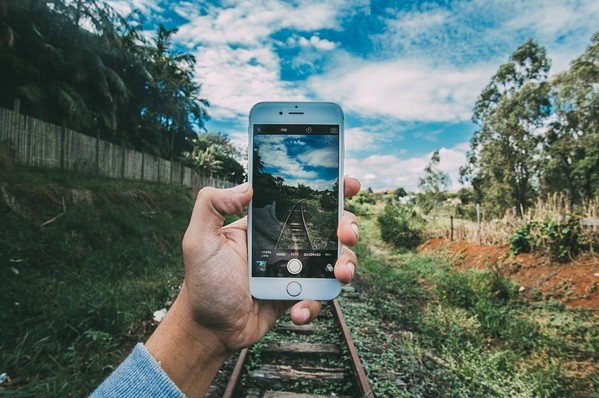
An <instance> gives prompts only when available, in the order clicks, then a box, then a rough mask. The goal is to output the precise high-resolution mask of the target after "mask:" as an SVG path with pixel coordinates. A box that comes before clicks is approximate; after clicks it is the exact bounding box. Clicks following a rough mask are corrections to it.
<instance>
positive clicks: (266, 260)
mask: <svg viewBox="0 0 599 398" xmlns="http://www.w3.org/2000/svg"><path fill="white" fill-rule="evenodd" d="M253 134H254V135H253V148H252V151H253V171H252V178H253V189H254V197H253V199H252V213H251V216H252V276H254V277H283V278H289V277H297V278H334V275H333V267H334V265H335V261H336V260H337V253H338V252H337V249H338V240H337V222H338V217H339V125H304V124H301V125H300V124H286V125H281V124H276V125H275V124H255V125H254V126H253Z"/></svg>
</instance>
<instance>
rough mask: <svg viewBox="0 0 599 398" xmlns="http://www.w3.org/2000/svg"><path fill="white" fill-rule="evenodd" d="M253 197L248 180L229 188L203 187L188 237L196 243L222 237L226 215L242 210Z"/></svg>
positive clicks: (194, 208)
mask: <svg viewBox="0 0 599 398" xmlns="http://www.w3.org/2000/svg"><path fill="white" fill-rule="evenodd" d="M251 199H252V190H251V189H250V185H249V183H247V182H246V183H244V184H241V185H238V186H236V187H233V188H229V189H217V188H213V187H205V188H202V189H201V190H200V192H198V197H197V199H196V202H195V205H194V207H193V212H192V214H191V220H190V222H189V226H188V227H187V232H186V233H185V235H186V238H188V239H189V240H190V241H192V242H196V243H197V242H198V241H204V240H208V241H209V240H212V239H215V238H218V239H220V238H219V236H220V232H221V228H222V227H223V222H224V220H225V216H226V215H233V214H237V213H239V212H241V211H242V210H243V206H245V205H247V204H248V203H250V200H251Z"/></svg>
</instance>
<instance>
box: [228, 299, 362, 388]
mask: <svg viewBox="0 0 599 398" xmlns="http://www.w3.org/2000/svg"><path fill="white" fill-rule="evenodd" d="M323 312H326V313H327V314H330V316H331V320H332V321H333V324H332V325H334V326H335V327H333V326H330V327H329V329H331V331H330V332H329V333H328V334H329V335H331V337H329V336H328V335H327V336H326V337H325V340H326V341H329V343H327V344H318V343H285V342H279V343H275V344H269V345H267V346H266V348H263V351H262V356H261V363H260V364H259V365H257V366H254V369H253V370H252V371H251V374H248V372H247V371H246V360H247V358H248V356H249V351H248V349H243V350H242V351H241V352H240V354H239V357H238V359H237V362H236V363H235V366H234V368H233V371H232V372H231V374H230V377H229V380H228V383H227V386H226V388H225V391H224V393H223V395H222V396H223V397H224V398H233V397H247V398H249V397H251V398H258V397H265V398H282V397H292V396H295V397H302V396H303V395H302V394H301V393H300V392H299V391H298V389H297V386H298V385H310V384H314V383H316V384H314V385H318V386H320V387H321V388H322V387H323V386H326V385H327V384H329V385H331V386H342V387H339V388H340V389H341V391H335V393H336V394H337V396H339V397H368V398H371V397H374V393H373V392H372V389H371V388H370V384H369V382H368V378H367V377H366V373H365V372H364V369H363V367H362V364H361V362H360V359H359V357H358V353H357V351H356V347H355V346H354V344H353V342H352V338H351V335H350V333H349V330H348V328H347V324H346V323H345V318H344V316H343V313H342V311H341V307H340V306H339V303H338V302H337V300H334V301H333V302H331V303H329V304H326V307H325V306H323ZM333 329H334V330H333ZM274 333H275V334H276V335H277V337H278V336H279V335H281V334H285V333H293V334H295V333H299V334H303V333H305V334H310V333H313V334H317V333H320V335H321V339H322V335H323V333H324V332H323V328H322V325H321V327H319V326H316V325H307V326H295V325H292V324H289V323H287V324H278V325H277V326H276V327H275V329H274ZM310 338H311V337H310ZM335 341H337V342H338V343H339V344H332V343H333V342H335ZM265 353H266V357H265ZM325 357H326V358H328V363H329V364H330V363H333V362H336V363H338V364H339V365H342V367H338V366H337V367H334V368H331V367H330V365H328V367H327V365H325V366H324V367H323V366H322V365H321V362H322V360H323V358H325ZM294 358H295V359H294ZM297 358H307V359H303V361H305V362H303V363H302V365H301V366H298V365H297V362H293V361H294V360H295V361H297ZM310 358H315V359H316V362H314V364H313V363H312V362H311V361H312V359H310ZM325 363H326V362H325ZM348 364H349V366H347V365H348ZM348 368H350V369H351V374H347V372H346V370H347V369H348ZM244 374H245V378H246V379H251V380H258V381H257V382H255V383H262V384H261V387H259V388H256V387H255V386H253V387H252V386H250V388H248V386H240V384H241V383H240V380H241V379H242V378H243V377H244ZM349 383H351V387H348V384H349ZM290 385H291V386H295V387H292V388H291V390H294V391H288V392H286V391H285V390H286V389H288V388H289V386H290ZM329 396H330V395H329ZM306 397H308V395H306ZM309 397H319V396H318V395H309ZM322 397H325V396H324V395H323V396H322Z"/></svg>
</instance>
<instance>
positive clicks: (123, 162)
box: [121, 145, 126, 179]
mask: <svg viewBox="0 0 599 398" xmlns="http://www.w3.org/2000/svg"><path fill="white" fill-rule="evenodd" d="M125 161H126V159H125V147H124V146H122V145H121V178H122V179H125Z"/></svg>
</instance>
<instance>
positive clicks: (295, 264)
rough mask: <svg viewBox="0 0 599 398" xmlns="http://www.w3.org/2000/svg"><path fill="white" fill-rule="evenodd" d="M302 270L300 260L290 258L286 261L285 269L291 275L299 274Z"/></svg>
mask: <svg viewBox="0 0 599 398" xmlns="http://www.w3.org/2000/svg"><path fill="white" fill-rule="evenodd" d="M301 270H302V262H301V261H300V260H298V259H297V258H294V259H291V260H289V261H288V262H287V271H289V272H290V273H292V274H293V275H295V274H299V273H300V271H301Z"/></svg>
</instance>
